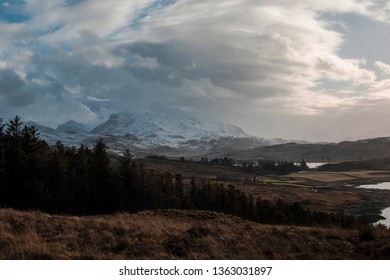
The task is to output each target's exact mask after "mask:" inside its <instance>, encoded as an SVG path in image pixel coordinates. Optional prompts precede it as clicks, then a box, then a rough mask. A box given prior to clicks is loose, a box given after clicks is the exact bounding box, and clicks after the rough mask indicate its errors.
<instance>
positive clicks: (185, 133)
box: [91, 113, 249, 146]
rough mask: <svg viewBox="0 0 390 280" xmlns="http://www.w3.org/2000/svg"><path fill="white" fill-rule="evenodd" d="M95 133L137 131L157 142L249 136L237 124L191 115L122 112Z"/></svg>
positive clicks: (121, 134)
mask: <svg viewBox="0 0 390 280" xmlns="http://www.w3.org/2000/svg"><path fill="white" fill-rule="evenodd" d="M91 134H95V135H111V136H123V135H126V134H128V135H134V136H136V137H137V138H139V139H143V140H145V141H148V142H150V143H153V144H159V145H161V144H162V145H168V146H177V145H179V144H181V143H184V142H186V141H189V140H193V139H198V140H201V139H202V140H206V139H215V138H221V137H234V138H246V137H249V136H248V135H247V134H246V133H245V132H244V131H242V129H240V128H239V127H236V126H234V125H226V124H222V123H218V122H205V121H202V120H199V119H195V118H193V117H189V116H180V117H158V116H156V115H153V114H151V113H139V114H130V113H118V114H113V115H111V116H110V118H109V120H107V121H106V122H104V123H102V124H101V125H98V126H97V127H96V128H95V129H93V130H92V131H91Z"/></svg>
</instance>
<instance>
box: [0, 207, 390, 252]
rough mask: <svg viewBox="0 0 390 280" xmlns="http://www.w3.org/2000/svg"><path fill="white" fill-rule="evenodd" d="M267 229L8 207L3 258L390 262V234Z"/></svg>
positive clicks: (205, 220) (159, 216)
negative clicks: (78, 214)
mask: <svg viewBox="0 0 390 280" xmlns="http://www.w3.org/2000/svg"><path fill="white" fill-rule="evenodd" d="M365 230H366V231H364V230H360V231H359V230H356V229H355V230H343V229H338V228H305V227H290V226H272V225H261V224H256V223H253V222H248V221H245V220H242V219H239V218H236V217H231V216H227V215H224V214H219V213H214V212H207V211H179V210H166V211H147V212H142V213H139V214H136V215H129V214H115V215H108V216H93V217H67V216H51V215H46V214H43V213H39V212H19V211H15V210H11V209H3V210H0V258H1V259H376V258H380V259H389V258H390V231H389V230H386V229H383V228H374V229H371V228H369V229H365Z"/></svg>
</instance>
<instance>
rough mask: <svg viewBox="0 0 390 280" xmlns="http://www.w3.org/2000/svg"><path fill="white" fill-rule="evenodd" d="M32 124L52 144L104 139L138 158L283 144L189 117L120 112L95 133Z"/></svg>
mask: <svg viewBox="0 0 390 280" xmlns="http://www.w3.org/2000/svg"><path fill="white" fill-rule="evenodd" d="M30 125H35V126H36V127H37V128H38V131H39V132H40V136H41V138H42V139H43V140H45V141H47V142H48V143H49V144H55V143H56V142H57V141H61V142H62V143H63V144H65V145H68V146H79V145H81V144H83V145H86V146H89V147H92V146H93V144H94V143H95V142H96V140H97V139H99V138H102V139H103V140H104V141H105V143H106V144H107V145H108V147H109V149H110V150H111V151H113V152H118V153H120V152H122V151H124V150H125V149H130V151H131V152H132V153H133V154H135V155H139V156H144V155H148V154H159V155H166V156H186V157H187V156H188V157H198V156H224V155H229V154H230V153H232V152H234V151H236V152H237V151H240V150H243V149H249V148H257V147H261V146H268V145H272V142H273V141H275V142H280V141H282V139H274V140H267V139H263V138H257V137H252V136H249V135H248V134H246V133H245V132H244V131H243V130H242V129H241V128H239V127H237V126H234V125H229V124H222V123H219V122H207V121H203V120H200V119H197V118H194V117H192V116H188V115H169V116H167V115H154V114H151V113H136V114H132V113H117V114H112V115H111V116H110V118H109V119H108V120H107V121H106V122H104V123H102V124H100V125H98V126H96V127H95V128H94V129H93V130H92V131H89V129H88V128H87V127H86V126H84V125H82V124H80V123H78V122H75V121H68V122H66V123H64V124H62V125H60V126H58V127H57V128H56V129H52V128H49V127H45V126H41V125H39V124H36V123H31V124H30Z"/></svg>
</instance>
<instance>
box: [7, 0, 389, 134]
mask: <svg viewBox="0 0 390 280" xmlns="http://www.w3.org/2000/svg"><path fill="white" fill-rule="evenodd" d="M389 49H390V1H388V0H371V1H369V0H327V1H316V0H294V1H290V0H273V1H271V0H224V1H210V0H176V1H175V0H127V1H123V0H110V1H107V0H24V1H23V0H15V1H0V117H2V118H3V119H5V120H7V119H9V118H11V117H13V116H15V115H20V116H21V117H22V119H23V120H33V121H36V122H39V123H41V124H45V125H49V126H52V127H55V126H56V125H58V124H61V123H64V122H65V121H68V120H71V119H72V120H76V121H78V122H81V123H83V124H86V125H90V126H94V125H96V124H98V123H100V122H102V121H104V120H106V119H107V118H108V117H109V115H110V114H112V113H117V112H122V111H125V112H144V111H148V112H153V113H156V114H160V113H161V114H162V113H164V114H167V113H168V114H171V113H172V114H173V113H174V114H178V115H180V114H189V115H192V116H194V117H199V118H202V119H204V120H217V121H221V122H224V123H230V124H235V125H238V126H239V127H241V128H242V129H244V131H246V132H247V133H248V134H250V135H254V136H259V137H264V138H284V139H299V140H308V141H343V140H356V139H362V138H373V137H379V136H390V51H389Z"/></svg>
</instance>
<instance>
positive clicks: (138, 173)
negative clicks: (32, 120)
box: [0, 116, 360, 226]
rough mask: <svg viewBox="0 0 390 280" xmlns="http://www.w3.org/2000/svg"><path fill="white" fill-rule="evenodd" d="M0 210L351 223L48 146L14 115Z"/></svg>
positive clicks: (0, 164)
mask: <svg viewBox="0 0 390 280" xmlns="http://www.w3.org/2000/svg"><path fill="white" fill-rule="evenodd" d="M0 206H1V207H11V208H15V209H21V210H40V211H44V212H48V213H57V214H71V215H91V214H105V213H114V212H121V211H126V212H137V211H141V210H147V209H173V208H175V209H202V210H211V211H218V212H223V213H226V214H231V215H236V216H239V217H242V218H245V219H248V220H252V221H256V222H260V223H271V224H299V225H340V226H354V225H356V224H357V223H360V221H358V220H357V219H355V218H354V217H352V216H345V215H343V214H341V213H340V214H337V215H336V214H334V215H332V214H327V213H324V212H311V211H309V210H307V209H304V208H303V207H301V206H300V205H299V204H298V203H294V204H288V203H286V202H284V201H282V200H278V201H276V202H271V201H268V200H262V199H258V198H256V199H255V198H254V197H253V196H251V195H247V194H246V193H244V192H243V191H241V190H239V189H237V188H235V187H234V186H233V185H229V186H225V185H223V184H219V183H211V182H207V181H196V180H195V179H194V178H192V179H191V180H186V179H185V178H183V176H182V175H180V174H175V175H173V174H171V173H160V172H156V171H154V170H151V169H147V168H145V166H144V165H143V164H142V163H140V164H138V163H136V161H134V160H133V159H132V155H131V154H130V152H129V151H128V150H126V151H125V152H124V153H123V154H122V155H121V157H120V158H119V160H118V161H117V162H116V161H115V162H113V161H112V160H111V159H110V157H109V155H108V152H107V147H106V145H105V143H104V142H103V141H102V140H101V139H100V140H97V141H96V143H95V145H94V146H93V147H92V148H88V147H86V146H83V145H81V146H80V147H77V148H76V147H65V146H64V145H63V144H62V143H61V142H57V144H56V145H55V147H50V146H49V145H48V144H47V143H46V142H45V141H43V140H41V139H40V138H39V133H38V131H37V129H36V128H35V127H34V126H26V125H23V123H22V121H21V120H20V118H19V117H18V116H16V117H15V118H13V119H11V120H9V121H8V122H7V123H3V121H2V120H1V119H0Z"/></svg>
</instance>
